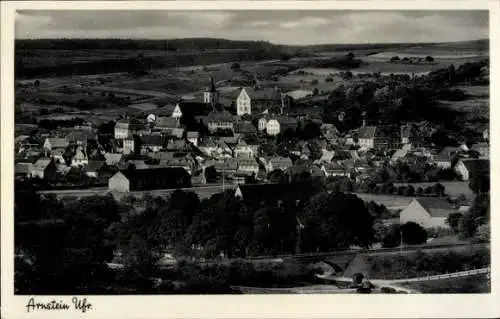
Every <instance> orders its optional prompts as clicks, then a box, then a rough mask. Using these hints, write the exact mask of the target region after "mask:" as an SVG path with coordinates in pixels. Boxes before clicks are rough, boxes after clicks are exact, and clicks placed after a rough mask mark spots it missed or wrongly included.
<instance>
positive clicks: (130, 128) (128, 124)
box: [115, 119, 147, 140]
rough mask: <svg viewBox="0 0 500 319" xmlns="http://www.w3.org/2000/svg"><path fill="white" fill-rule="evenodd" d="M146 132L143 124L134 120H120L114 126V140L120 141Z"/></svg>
mask: <svg viewBox="0 0 500 319" xmlns="http://www.w3.org/2000/svg"><path fill="white" fill-rule="evenodd" d="M146 132H147V129H146V126H145V125H144V123H141V122H139V121H138V120H135V119H131V120H129V119H121V120H119V121H118V122H116V124H115V139H117V140H122V139H126V138H129V137H131V136H133V135H142V134H145V133H146Z"/></svg>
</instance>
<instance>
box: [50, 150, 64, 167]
mask: <svg viewBox="0 0 500 319" xmlns="http://www.w3.org/2000/svg"><path fill="white" fill-rule="evenodd" d="M65 151H66V150H65V149H63V148H57V149H55V150H52V151H51V152H50V158H51V159H53V160H54V162H55V163H56V164H57V163H65V160H64V153H65Z"/></svg>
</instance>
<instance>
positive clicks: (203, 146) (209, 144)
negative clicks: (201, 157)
mask: <svg viewBox="0 0 500 319" xmlns="http://www.w3.org/2000/svg"><path fill="white" fill-rule="evenodd" d="M198 149H199V150H200V151H201V152H203V153H204V154H206V155H208V156H212V155H213V154H214V152H215V151H216V150H217V144H216V143H215V141H214V140H213V139H212V138H209V137H206V138H204V139H202V140H201V143H200V144H199V145H198Z"/></svg>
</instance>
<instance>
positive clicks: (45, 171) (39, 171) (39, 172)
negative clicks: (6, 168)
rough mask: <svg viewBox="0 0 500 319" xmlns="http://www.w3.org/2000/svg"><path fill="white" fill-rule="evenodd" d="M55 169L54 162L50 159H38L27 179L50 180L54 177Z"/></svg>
mask: <svg viewBox="0 0 500 319" xmlns="http://www.w3.org/2000/svg"><path fill="white" fill-rule="evenodd" d="M56 172H57V167H56V165H55V163H54V161H52V160H50V159H39V160H38V161H36V162H35V163H34V164H33V166H31V170H30V172H29V177H31V178H40V179H52V178H54V177H55V176H56Z"/></svg>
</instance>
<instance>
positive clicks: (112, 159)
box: [104, 153, 123, 165]
mask: <svg viewBox="0 0 500 319" xmlns="http://www.w3.org/2000/svg"><path fill="white" fill-rule="evenodd" d="M104 158H106V164H107V165H116V164H118V163H120V162H122V160H123V154H121V153H106V154H104Z"/></svg>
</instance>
